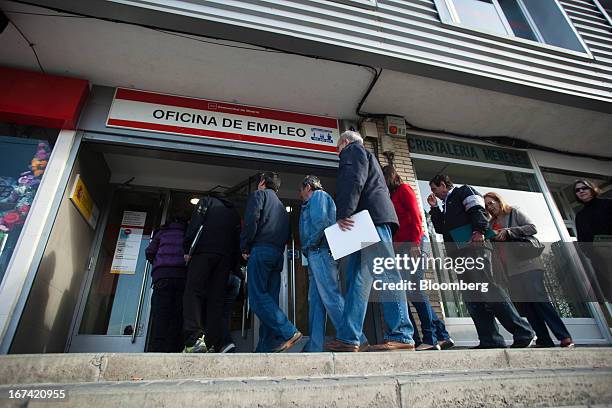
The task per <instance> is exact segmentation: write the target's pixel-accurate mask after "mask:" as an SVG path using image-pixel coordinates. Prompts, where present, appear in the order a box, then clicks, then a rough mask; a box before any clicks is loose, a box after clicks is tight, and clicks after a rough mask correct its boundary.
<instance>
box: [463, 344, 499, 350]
mask: <svg viewBox="0 0 612 408" xmlns="http://www.w3.org/2000/svg"><path fill="white" fill-rule="evenodd" d="M470 348H471V349H472V350H489V349H505V348H506V345H505V344H479V345H477V346H476V347H470Z"/></svg>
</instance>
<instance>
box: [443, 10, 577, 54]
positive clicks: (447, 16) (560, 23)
mask: <svg viewBox="0 0 612 408" xmlns="http://www.w3.org/2000/svg"><path fill="white" fill-rule="evenodd" d="M434 2H435V3H436V6H437V9H438V13H439V15H440V18H441V20H442V21H443V22H445V23H453V24H459V25H461V26H464V27H467V28H473V29H475V30H482V31H487V32H490V33H494V34H501V35H508V36H514V37H519V38H524V39H526V40H531V41H537V42H540V43H544V44H550V45H554V46H557V47H562V48H566V49H569V50H574V51H578V52H585V46H584V45H583V43H582V42H581V41H580V38H579V37H578V34H577V32H576V31H575V30H574V28H573V26H572V24H571V22H570V20H569V19H568V18H567V16H566V15H565V14H564V12H563V9H562V8H561V6H560V5H559V3H558V2H557V0H434Z"/></svg>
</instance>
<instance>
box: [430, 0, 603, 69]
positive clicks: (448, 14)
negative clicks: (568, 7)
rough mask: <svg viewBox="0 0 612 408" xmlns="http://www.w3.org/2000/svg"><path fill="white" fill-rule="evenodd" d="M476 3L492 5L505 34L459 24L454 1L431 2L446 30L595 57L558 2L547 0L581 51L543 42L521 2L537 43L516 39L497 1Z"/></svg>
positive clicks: (563, 52) (576, 55) (520, 2)
mask: <svg viewBox="0 0 612 408" xmlns="http://www.w3.org/2000/svg"><path fill="white" fill-rule="evenodd" d="M477 1H486V2H488V3H491V4H493V5H494V7H495V9H496V11H497V14H498V16H499V18H500V21H501V22H502V24H503V25H504V27H505V28H506V31H507V33H506V34H499V33H496V32H493V31H489V30H485V29H481V28H474V27H470V26H467V25H465V24H463V23H461V20H460V18H459V15H458V13H457V11H456V9H455V5H454V0H433V2H434V4H435V6H436V10H437V12H438V15H439V17H440V21H441V22H442V24H443V25H444V26H446V27H447V28H451V29H454V30H458V31H464V32H467V33H478V34H479V35H481V36H487V37H491V38H493V39H497V40H503V41H504V42H510V43H521V44H523V45H526V46H529V47H531V48H544V49H546V50H549V51H552V52H556V53H561V54H565V55H568V54H569V55H572V56H575V57H579V58H583V59H587V60H593V59H595V57H594V56H593V54H592V53H591V50H590V49H589V47H588V46H587V44H586V43H585V42H584V40H583V39H582V36H581V35H580V33H579V32H578V30H576V27H575V26H574V24H573V23H572V21H571V19H570V18H569V16H568V15H567V13H566V11H565V9H564V8H563V7H562V6H561V5H560V3H559V0H549V1H552V2H553V4H554V5H555V6H556V7H557V8H558V9H559V11H560V12H561V14H562V16H563V19H564V20H565V23H566V24H567V25H568V26H569V27H570V29H571V31H572V32H573V34H574V36H575V37H576V39H577V40H578V42H579V43H580V45H581V47H582V51H577V50H573V49H570V48H564V47H561V46H558V45H552V44H548V43H546V42H545V41H544V38H543V36H542V34H541V32H540V29H539V28H538V27H537V25H536V24H535V21H534V20H533V18H532V17H531V14H530V13H529V12H528V11H527V8H526V6H525V4H524V3H523V1H522V0H517V2H518V5H519V7H520V9H521V11H522V12H523V14H524V15H525V18H526V19H527V22H528V24H529V25H530V28H531V29H532V30H533V32H534V34H535V36H536V38H537V39H538V40H537V41H534V40H529V39H526V38H522V37H518V36H516V35H514V31H513V30H512V28H511V27H510V25H509V23H508V20H507V18H506V16H505V14H504V12H503V10H502V9H501V6H500V5H499V3H498V1H497V0H477Z"/></svg>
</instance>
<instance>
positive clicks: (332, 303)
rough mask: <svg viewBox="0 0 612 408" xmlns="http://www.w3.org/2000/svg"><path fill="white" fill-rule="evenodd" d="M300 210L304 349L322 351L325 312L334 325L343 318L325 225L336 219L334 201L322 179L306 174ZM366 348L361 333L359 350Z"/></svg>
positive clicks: (342, 302) (336, 274) (303, 181)
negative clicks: (305, 272)
mask: <svg viewBox="0 0 612 408" xmlns="http://www.w3.org/2000/svg"><path fill="white" fill-rule="evenodd" d="M299 196H300V199H301V200H302V201H303V202H304V203H303V204H302V211H301V213H300V241H301V246H302V253H303V254H304V256H305V257H306V258H307V259H308V270H309V274H308V278H309V281H308V325H309V327H310V340H309V341H308V343H307V344H306V346H305V347H304V350H303V351H306V352H319V351H323V343H324V341H325V316H326V314H327V316H329V318H330V320H331V321H332V323H333V325H334V327H336V329H337V328H338V327H339V326H340V323H341V322H342V314H343V313H344V299H343V298H342V293H341V292H340V284H339V281H338V266H337V264H336V261H334V259H333V258H332V256H331V253H330V251H329V246H328V244H327V240H326V239H325V232H324V230H325V228H327V227H329V226H330V225H332V224H334V223H335V222H336V205H335V204H334V200H333V199H332V198H331V196H330V195H329V194H327V193H326V192H325V191H323V185H322V184H321V180H319V178H318V177H316V176H311V175H309V176H306V177H305V178H304V180H302V183H301V184H300V189H299ZM367 348H368V342H367V339H366V337H365V336H364V335H363V334H362V335H361V339H360V350H361V351H365V350H366V349H367Z"/></svg>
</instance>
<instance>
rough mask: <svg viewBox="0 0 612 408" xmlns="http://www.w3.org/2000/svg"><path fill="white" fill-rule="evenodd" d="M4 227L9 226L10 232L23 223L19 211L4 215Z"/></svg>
mask: <svg viewBox="0 0 612 408" xmlns="http://www.w3.org/2000/svg"><path fill="white" fill-rule="evenodd" d="M3 218H4V225H6V226H7V228H8V229H9V230H11V229H13V227H14V226H15V225H16V224H19V222H20V221H21V216H20V215H19V213H18V212H17V211H11V212H8V213H6V214H4V217H3Z"/></svg>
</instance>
